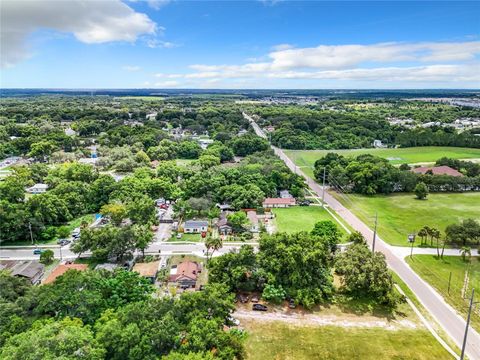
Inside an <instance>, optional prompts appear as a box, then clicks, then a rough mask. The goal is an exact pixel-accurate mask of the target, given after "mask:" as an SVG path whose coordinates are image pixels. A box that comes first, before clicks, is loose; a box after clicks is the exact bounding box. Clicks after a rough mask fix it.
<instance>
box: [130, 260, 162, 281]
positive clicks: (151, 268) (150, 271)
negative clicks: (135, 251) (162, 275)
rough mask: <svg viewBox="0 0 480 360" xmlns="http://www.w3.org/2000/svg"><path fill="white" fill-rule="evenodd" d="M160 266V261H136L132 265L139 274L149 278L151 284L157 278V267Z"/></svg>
mask: <svg viewBox="0 0 480 360" xmlns="http://www.w3.org/2000/svg"><path fill="white" fill-rule="evenodd" d="M159 266H160V261H152V262H148V263H136V264H135V265H134V266H133V271H135V272H137V273H139V274H140V276H142V277H144V278H146V279H148V280H150V281H151V282H152V284H153V283H154V282H155V279H156V278H157V273H158V268H159Z"/></svg>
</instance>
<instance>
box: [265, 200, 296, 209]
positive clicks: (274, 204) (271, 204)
mask: <svg viewBox="0 0 480 360" xmlns="http://www.w3.org/2000/svg"><path fill="white" fill-rule="evenodd" d="M262 205H263V207H264V208H286V207H290V206H293V205H295V199H294V198H287V199H282V198H266V199H265V200H264V201H263V204H262Z"/></svg>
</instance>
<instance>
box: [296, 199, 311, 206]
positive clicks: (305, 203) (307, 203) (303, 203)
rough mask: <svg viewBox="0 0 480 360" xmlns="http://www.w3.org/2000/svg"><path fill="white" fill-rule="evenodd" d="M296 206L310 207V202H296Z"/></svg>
mask: <svg viewBox="0 0 480 360" xmlns="http://www.w3.org/2000/svg"><path fill="white" fill-rule="evenodd" d="M298 205H300V206H309V205H310V200H302V201H299V202H298Z"/></svg>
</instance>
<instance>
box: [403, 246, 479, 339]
mask: <svg viewBox="0 0 480 360" xmlns="http://www.w3.org/2000/svg"><path fill="white" fill-rule="evenodd" d="M406 260H407V262H408V264H409V265H410V266H411V267H412V269H413V270H415V272H416V273H417V274H419V275H420V276H421V277H422V278H423V279H424V280H426V281H427V282H428V283H429V284H430V285H432V286H433V287H434V288H435V289H436V290H437V291H438V292H439V293H440V294H442V295H443V297H444V298H445V300H446V301H447V302H448V303H449V304H450V305H452V306H453V307H455V308H456V309H457V310H458V311H459V312H460V313H461V314H462V316H466V314H467V310H468V298H469V297H470V295H471V292H472V288H475V289H480V257H478V256H477V257H472V258H471V259H470V261H463V259H462V258H461V257H460V256H445V257H444V258H443V260H442V259H438V258H437V257H436V256H432V255H414V256H413V258H410V257H407V258H406ZM467 269H468V285H467V286H465V288H464V284H465V283H466V282H465V272H466V271H467ZM450 274H451V276H452V278H451V282H450V289H449V285H448V284H449V278H450ZM463 292H464V293H465V298H467V299H464V298H463V296H462V293H463ZM479 298H480V297H478V296H477V297H476V299H477V300H478V299H479ZM472 326H473V327H474V328H475V329H476V330H480V308H478V306H477V309H476V310H475V311H474V313H473V315H472Z"/></svg>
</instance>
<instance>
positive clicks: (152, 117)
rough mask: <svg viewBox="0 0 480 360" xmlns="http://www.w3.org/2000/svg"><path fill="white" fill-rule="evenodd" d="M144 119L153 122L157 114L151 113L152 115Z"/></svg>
mask: <svg viewBox="0 0 480 360" xmlns="http://www.w3.org/2000/svg"><path fill="white" fill-rule="evenodd" d="M145 118H146V119H147V120H155V119H156V118H157V113H156V112H153V113H150V114H147V115H146V116H145Z"/></svg>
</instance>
